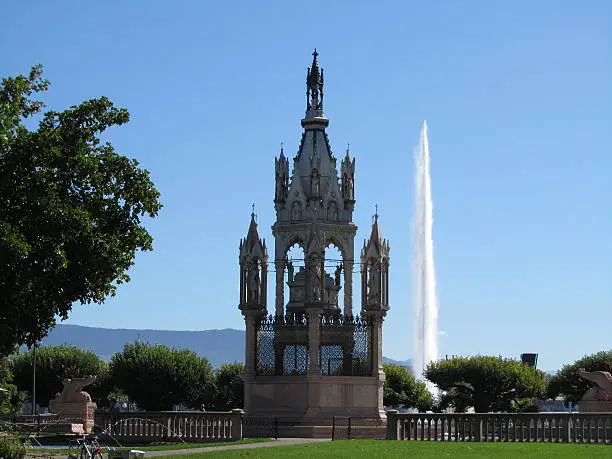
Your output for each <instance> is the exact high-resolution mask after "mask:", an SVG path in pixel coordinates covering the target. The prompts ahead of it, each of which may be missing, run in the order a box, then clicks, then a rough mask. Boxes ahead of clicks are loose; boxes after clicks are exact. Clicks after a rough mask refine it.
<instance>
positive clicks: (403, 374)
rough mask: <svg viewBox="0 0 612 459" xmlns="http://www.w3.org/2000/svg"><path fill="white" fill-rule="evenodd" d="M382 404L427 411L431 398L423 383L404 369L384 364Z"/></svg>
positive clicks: (431, 403)
mask: <svg viewBox="0 0 612 459" xmlns="http://www.w3.org/2000/svg"><path fill="white" fill-rule="evenodd" d="M383 369H384V371H385V377H386V379H385V385H384V387H383V391H384V392H383V404H384V405H385V406H386V407H389V408H390V407H393V408H417V409H418V410H419V411H427V410H428V409H430V408H431V406H432V405H433V397H432V395H431V394H430V393H429V391H428V390H427V386H426V385H425V383H423V382H421V381H417V380H416V379H415V378H414V376H412V374H411V373H410V372H409V371H408V370H406V368H404V367H400V366H398V365H393V364H390V363H386V364H384V365H383Z"/></svg>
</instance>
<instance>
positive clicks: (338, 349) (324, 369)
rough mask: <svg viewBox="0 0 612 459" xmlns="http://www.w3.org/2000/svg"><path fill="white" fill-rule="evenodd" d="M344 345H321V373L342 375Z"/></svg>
mask: <svg viewBox="0 0 612 459" xmlns="http://www.w3.org/2000/svg"><path fill="white" fill-rule="evenodd" d="M343 357H344V354H343V352H342V346H337V345H336V346H321V348H320V359H321V374H323V375H326V376H342V375H343V368H344V367H343V365H344V358H343Z"/></svg>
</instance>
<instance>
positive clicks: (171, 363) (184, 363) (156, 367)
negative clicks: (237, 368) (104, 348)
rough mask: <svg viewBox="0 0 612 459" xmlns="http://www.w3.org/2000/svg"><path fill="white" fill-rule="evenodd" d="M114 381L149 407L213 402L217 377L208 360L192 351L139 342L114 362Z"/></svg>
mask: <svg viewBox="0 0 612 459" xmlns="http://www.w3.org/2000/svg"><path fill="white" fill-rule="evenodd" d="M110 371H111V378H112V383H113V385H114V386H115V387H117V388H118V389H121V390H122V391H123V392H124V393H125V394H126V395H127V396H128V397H129V398H130V400H132V401H134V402H136V404H138V406H140V407H141V408H143V409H145V410H170V409H172V407H173V405H185V406H187V407H190V408H200V407H201V406H202V405H209V404H210V401H211V399H212V396H213V390H214V389H213V386H214V377H213V371H212V367H211V365H210V363H209V362H208V360H207V359H205V358H203V357H199V356H198V355H197V354H195V353H194V352H192V351H189V350H183V349H170V348H168V347H166V346H163V345H151V344H148V343H143V342H140V341H136V342H135V343H128V344H126V345H125V346H124V348H123V351H122V352H118V353H116V354H115V355H114V356H113V357H112V358H111V362H110Z"/></svg>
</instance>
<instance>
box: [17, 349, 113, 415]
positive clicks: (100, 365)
mask: <svg viewBox="0 0 612 459" xmlns="http://www.w3.org/2000/svg"><path fill="white" fill-rule="evenodd" d="M11 360H12V363H13V372H14V375H15V384H16V385H17V388H18V389H19V390H20V391H26V392H28V393H30V396H31V392H32V378H33V368H34V350H33V349H32V350H30V351H28V352H24V353H23V354H18V355H17V356H14V357H11ZM106 371H107V370H106V364H105V363H104V362H103V361H102V360H100V358H99V357H98V356H97V355H96V354H94V353H93V352H90V351H86V350H84V349H81V348H78V347H76V346H42V347H40V348H37V349H36V401H37V402H38V404H39V405H40V406H48V405H49V400H50V399H51V398H53V397H55V394H57V393H59V392H61V391H62V389H63V387H64V385H63V384H62V381H63V380H64V379H68V378H81V377H84V376H88V375H91V376H97V377H98V378H101V379H102V380H100V381H96V382H95V383H94V384H92V385H91V386H88V387H86V388H85V389H84V390H85V391H86V392H88V393H89V394H90V395H91V396H92V400H94V401H95V402H98V401H100V400H101V398H103V396H102V395H100V393H99V391H100V389H99V388H100V385H101V384H102V383H103V379H104V377H105V374H106ZM96 391H98V392H96Z"/></svg>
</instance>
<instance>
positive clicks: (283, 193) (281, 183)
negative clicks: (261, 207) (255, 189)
mask: <svg viewBox="0 0 612 459" xmlns="http://www.w3.org/2000/svg"><path fill="white" fill-rule="evenodd" d="M274 170H275V173H276V174H275V175H276V188H275V191H274V204H275V205H276V210H277V211H279V210H281V209H284V208H285V202H286V201H287V196H289V160H288V159H287V158H286V157H285V153H284V151H283V144H282V143H281V151H280V155H279V157H278V158H274Z"/></svg>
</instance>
